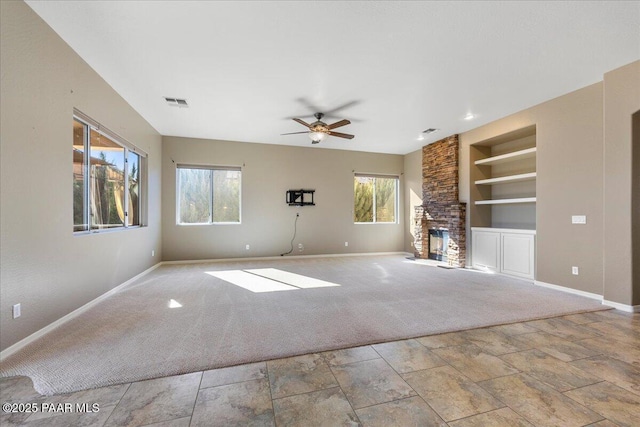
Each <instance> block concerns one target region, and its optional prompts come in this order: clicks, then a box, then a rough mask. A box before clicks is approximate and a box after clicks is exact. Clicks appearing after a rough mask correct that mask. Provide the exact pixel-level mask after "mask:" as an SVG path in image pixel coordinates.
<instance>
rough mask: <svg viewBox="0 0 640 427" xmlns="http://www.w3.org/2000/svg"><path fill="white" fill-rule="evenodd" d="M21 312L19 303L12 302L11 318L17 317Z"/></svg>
mask: <svg viewBox="0 0 640 427" xmlns="http://www.w3.org/2000/svg"><path fill="white" fill-rule="evenodd" d="M21 314H22V308H21V305H20V303H18V304H13V318H14V319H17V318H18V317H20V315H21Z"/></svg>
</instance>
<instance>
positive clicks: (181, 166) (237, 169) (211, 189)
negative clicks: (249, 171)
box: [175, 163, 242, 227]
mask: <svg viewBox="0 0 640 427" xmlns="http://www.w3.org/2000/svg"><path fill="white" fill-rule="evenodd" d="M175 169H176V225H178V226H181V227H183V226H186V227H191V226H208V225H240V224H242V166H236V165H208V164H193V163H176V167H175ZM180 169H200V170H208V171H210V172H211V178H210V185H209V214H210V215H209V221H208V222H180V173H179V170H180ZM214 171H226V172H240V175H239V178H238V221H214V218H213V211H214V185H213V179H214V177H213V172H214Z"/></svg>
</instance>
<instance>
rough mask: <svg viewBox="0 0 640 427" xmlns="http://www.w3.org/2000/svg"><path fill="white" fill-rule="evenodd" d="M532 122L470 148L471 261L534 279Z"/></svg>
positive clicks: (534, 160)
mask: <svg viewBox="0 0 640 427" xmlns="http://www.w3.org/2000/svg"><path fill="white" fill-rule="evenodd" d="M536 158H537V146H536V127H535V126H529V127H527V128H523V129H518V130H515V131H512V132H509V133H507V134H504V135H499V136H496V137H493V138H489V139H487V140H484V141H480V142H478V143H476V144H472V145H471V147H470V160H471V164H470V166H471V169H470V170H471V173H470V181H471V182H470V188H471V191H470V201H471V203H470V205H471V206H470V221H471V265H472V267H474V268H478V269H482V270H490V271H495V272H499V273H503V274H509V275H512V276H517V277H523V278H528V279H535V235H536V201H537V193H536V179H537V171H536Z"/></svg>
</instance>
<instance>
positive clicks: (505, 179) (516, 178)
mask: <svg viewBox="0 0 640 427" xmlns="http://www.w3.org/2000/svg"><path fill="white" fill-rule="evenodd" d="M534 179H536V173H535V172H530V173H521V174H518V175H509V176H501V177H498V178H489V179H480V180H478V181H476V185H494V184H508V183H511V182H522V181H532V180H534Z"/></svg>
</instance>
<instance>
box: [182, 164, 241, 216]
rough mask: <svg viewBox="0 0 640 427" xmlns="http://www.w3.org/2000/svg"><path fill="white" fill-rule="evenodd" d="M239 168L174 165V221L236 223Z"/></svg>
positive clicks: (238, 201)
mask: <svg viewBox="0 0 640 427" xmlns="http://www.w3.org/2000/svg"><path fill="white" fill-rule="evenodd" d="M240 175H241V172H240V171H239V170H223V169H200V168H193V169H191V168H185V167H180V168H178V212H179V217H178V223H180V224H207V223H225V222H227V223H238V222H240Z"/></svg>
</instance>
